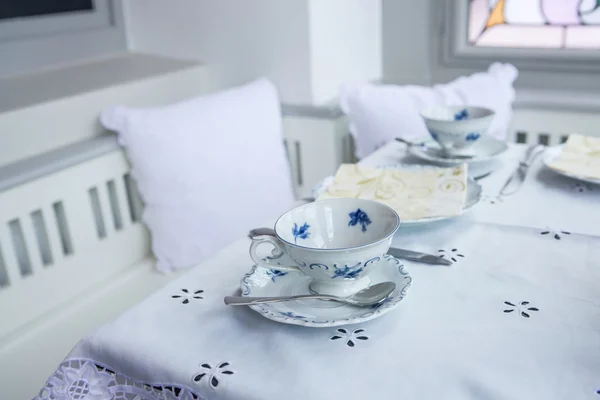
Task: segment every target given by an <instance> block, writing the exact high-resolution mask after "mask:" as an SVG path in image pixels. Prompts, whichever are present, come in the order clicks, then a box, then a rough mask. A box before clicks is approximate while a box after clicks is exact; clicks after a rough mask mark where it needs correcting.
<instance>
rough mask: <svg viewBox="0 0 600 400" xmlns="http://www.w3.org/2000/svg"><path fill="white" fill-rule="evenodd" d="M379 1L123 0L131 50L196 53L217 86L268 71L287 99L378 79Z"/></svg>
mask: <svg viewBox="0 0 600 400" xmlns="http://www.w3.org/2000/svg"><path fill="white" fill-rule="evenodd" d="M380 5H381V0H244V1H242V0H178V1H177V2H168V1H167V0H124V8H125V19H126V27H127V33H128V40H129V46H130V48H131V49H132V50H133V51H139V52H146V53H152V54H160V55H166V56H172V57H178V58H184V59H190V58H191V59H198V60H201V61H203V62H205V63H206V64H208V66H209V67H210V68H211V70H212V72H213V74H214V76H215V78H216V79H218V80H219V83H220V85H221V86H223V87H227V86H232V85H236V84H239V83H242V82H245V81H248V80H250V79H253V78H256V77H257V76H267V77H268V78H270V79H272V80H273V81H274V82H275V84H276V85H277V87H278V88H279V91H280V95H281V98H282V100H283V101H284V102H286V103H291V104H322V103H326V102H328V101H330V100H332V99H334V98H335V97H336V96H337V94H338V90H339V84H340V83H342V82H366V81H369V80H374V79H379V78H380V77H381V9H380V8H381V7H380Z"/></svg>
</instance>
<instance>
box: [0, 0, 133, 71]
mask: <svg viewBox="0 0 600 400" xmlns="http://www.w3.org/2000/svg"><path fill="white" fill-rule="evenodd" d="M93 2H94V6H95V10H94V11H93V12H90V11H77V12H72V13H61V14H54V15H53V14H50V15H42V16H33V17H28V18H18V19H14V20H13V19H7V20H5V21H0V54H2V62H0V78H9V77H12V76H19V75H23V74H29V73H35V72H38V71H42V70H45V69H48V68H57V67H60V66H63V65H69V64H73V63H77V62H82V61H86V60H91V59H95V58H100V57H106V56H109V55H113V54H118V53H123V52H126V51H127V50H128V46H127V35H126V30H125V23H124V15H123V2H122V1H121V0H93ZM3 26H4V27H6V29H4V31H2V27H3Z"/></svg>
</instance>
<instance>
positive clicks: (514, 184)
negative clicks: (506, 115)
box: [500, 144, 544, 196]
mask: <svg viewBox="0 0 600 400" xmlns="http://www.w3.org/2000/svg"><path fill="white" fill-rule="evenodd" d="M543 148H544V146H543V145H541V144H536V145H533V146H529V148H528V149H527V151H526V152H525V157H524V158H523V161H521V162H519V166H518V167H517V169H516V170H515V172H513V173H512V175H511V176H510V178H508V180H507V181H506V183H505V184H504V186H502V189H500V194H501V195H502V196H508V195H511V194H515V193H516V192H517V191H518V190H519V188H520V187H521V185H522V184H523V182H525V177H526V176H527V171H528V170H529V167H530V166H531V164H532V163H533V162H534V161H535V158H536V157H537V156H538V155H539V154H540V153H541V151H540V150H542V149H543Z"/></svg>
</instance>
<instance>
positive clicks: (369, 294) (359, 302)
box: [224, 282, 396, 307]
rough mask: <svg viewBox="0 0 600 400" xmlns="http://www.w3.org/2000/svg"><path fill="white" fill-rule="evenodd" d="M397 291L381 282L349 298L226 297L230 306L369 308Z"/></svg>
mask: <svg viewBox="0 0 600 400" xmlns="http://www.w3.org/2000/svg"><path fill="white" fill-rule="evenodd" d="M394 290H396V284H395V283H394V282H380V283H377V284H375V285H372V286H369V287H367V288H365V289H363V290H360V291H358V292H356V293H354V294H353V295H351V296H348V297H338V296H330V295H322V294H306V295H300V296H280V297H240V296H226V297H225V299H224V300H225V304H227V305H228V306H247V305H251V304H264V303H279V302H282V301H291V300H306V299H315V300H329V301H337V302H339V303H344V304H349V305H352V306H357V307H369V306H374V305H377V304H379V303H381V302H383V301H385V299H387V298H388V297H390V296H391V295H392V293H394Z"/></svg>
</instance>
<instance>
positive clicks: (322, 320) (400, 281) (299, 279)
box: [241, 255, 412, 328]
mask: <svg viewBox="0 0 600 400" xmlns="http://www.w3.org/2000/svg"><path fill="white" fill-rule="evenodd" d="M376 263H377V264H376V265H373V266H372V267H371V270H370V272H369V273H368V275H367V277H368V278H369V279H370V281H371V282H370V284H371V285H373V284H376V283H380V282H385V281H392V282H394V283H395V284H396V290H395V291H394V292H393V293H392V295H391V296H390V297H389V298H388V299H386V300H385V301H384V302H383V303H380V304H378V305H376V306H372V307H355V306H349V305H345V304H342V303H337V302H334V301H324V300H294V301H287V302H282V303H268V304H252V305H249V306H248V307H250V308H251V309H252V310H254V311H256V312H257V313H259V314H261V315H262V316H263V317H265V318H268V319H271V320H273V321H276V322H281V323H284V324H292V325H301V326H308V327H315V328H325V327H331V326H339V325H350V324H358V323H362V322H365V321H369V320H371V319H374V318H378V317H381V316H382V315H384V314H386V313H387V312H389V311H391V310H393V309H394V308H396V307H397V306H398V305H399V304H400V302H401V301H402V299H404V297H405V296H406V293H407V291H408V288H409V287H410V284H411V281H412V278H411V277H410V275H409V274H408V271H406V269H405V268H404V265H403V264H402V263H401V262H400V260H398V259H397V258H394V257H392V256H390V255H386V256H384V257H383V258H382V259H380V260H379V261H377V262H376ZM310 282H311V278H310V277H309V276H306V275H305V274H303V273H302V272H300V271H298V272H296V271H287V270H286V271H282V270H277V269H267V268H263V267H260V266H256V265H255V266H254V267H252V270H251V271H250V272H249V273H247V274H246V275H245V276H244V278H243V279H242V282H241V291H242V296H244V297H248V296H250V297H272V296H295V295H301V294H310V290H309V284H310Z"/></svg>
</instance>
